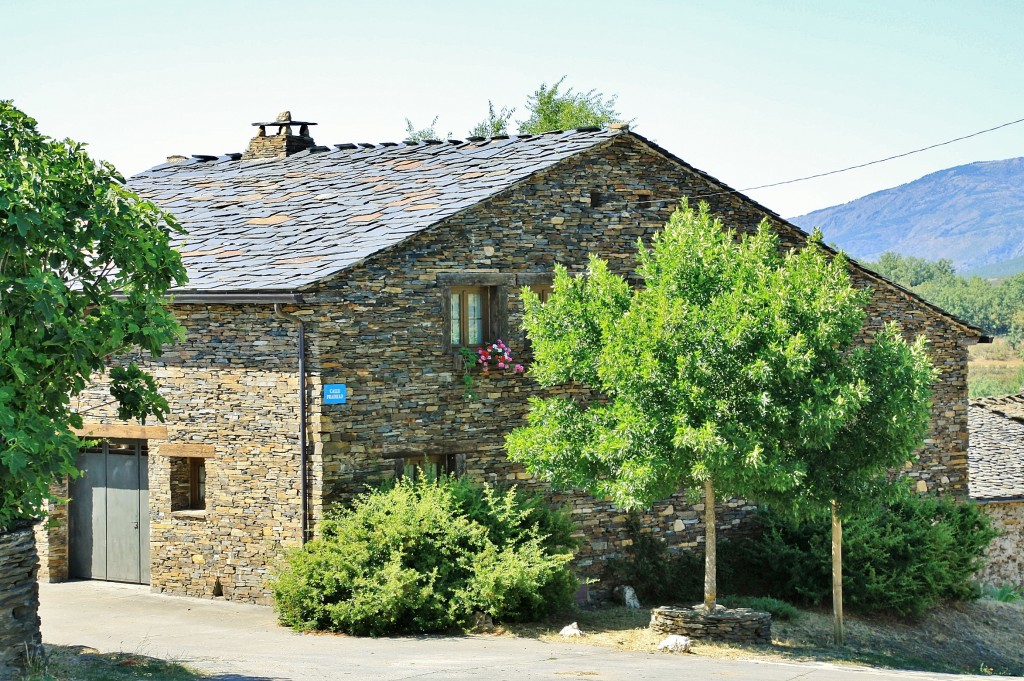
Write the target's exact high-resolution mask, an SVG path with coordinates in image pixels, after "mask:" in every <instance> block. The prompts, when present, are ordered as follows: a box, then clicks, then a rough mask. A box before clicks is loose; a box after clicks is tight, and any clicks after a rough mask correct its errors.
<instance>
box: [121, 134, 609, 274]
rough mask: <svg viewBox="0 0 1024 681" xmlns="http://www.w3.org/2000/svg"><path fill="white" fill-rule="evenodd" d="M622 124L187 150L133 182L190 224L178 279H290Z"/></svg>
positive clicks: (432, 217)
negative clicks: (267, 156)
mask: <svg viewBox="0 0 1024 681" xmlns="http://www.w3.org/2000/svg"><path fill="white" fill-rule="evenodd" d="M619 133H620V130H617V129H614V128H613V129H607V128H605V129H598V128H580V129H578V130H570V131H567V132H550V133H544V134H542V135H536V136H528V135H522V136H518V137H517V136H513V137H509V138H492V139H486V140H483V139H476V140H475V141H468V142H462V143H453V142H433V143H425V142H421V143H418V144H404V143H403V144H380V145H371V144H365V145H354V144H353V145H337V146H338V147H340V148H336V149H334V150H329V149H327V148H326V147H317V148H315V149H312V150H310V151H304V152H300V153H297V154H293V155H291V156H288V157H286V158H281V159H275V160H269V161H242V160H240V158H239V155H237V154H231V155H225V156H220V157H209V156H204V157H193V158H191V159H188V160H186V161H184V162H182V163H174V164H165V165H159V166H157V167H155V168H152V169H150V170H147V171H145V172H143V173H140V174H139V175H136V176H134V177H133V178H131V180H130V181H129V183H128V184H129V187H130V188H131V189H132V190H134V191H136V192H138V193H139V194H140V195H141V196H143V197H145V198H147V199H150V200H152V201H154V202H155V203H157V204H158V205H160V206H161V207H162V208H164V209H166V210H169V211H170V212H172V213H173V214H174V215H175V217H177V219H178V221H179V222H181V224H182V225H183V227H184V228H185V229H186V231H187V232H188V235H187V236H186V237H184V238H183V239H179V240H178V242H177V243H175V246H176V247H177V248H178V249H179V250H180V251H181V254H182V256H183V259H184V263H185V266H186V269H187V270H188V274H189V278H190V281H189V283H188V284H187V286H186V287H185V288H184V289H183V290H184V291H203V292H206V291H209V292H220V291H225V292H226V291H280V290H296V289H301V288H302V287H304V286H308V285H310V284H312V283H314V282H316V281H318V280H320V279H323V278H324V277H327V276H330V275H331V274H334V273H335V272H338V271H340V270H343V269H345V268H346V267H349V266H351V265H353V264H355V263H357V262H359V261H361V260H362V259H364V258H366V257H367V256H369V255H372V254H373V253H376V252H378V251H381V250H383V249H385V248H387V247H388V246H391V245H393V244H396V243H398V242H400V241H402V240H403V239H406V238H407V237H409V236H411V235H413V234H415V233H416V232H419V231H422V230H424V229H426V228H427V227H430V226H431V225H433V224H435V223H437V222H439V221H440V220H443V219H445V218H447V217H449V216H451V215H453V214H455V213H457V212H459V211H461V210H464V209H466V208H468V207H470V206H472V205H474V204H476V203H479V202H480V201H482V200H484V199H486V198H488V197H490V196H492V195H494V194H496V193H498V192H500V191H501V190H503V189H506V188H507V187H509V186H511V185H512V184H515V183H516V182H518V181H520V180H523V179H525V178H527V177H529V176H530V175H532V174H534V173H536V172H538V171H541V170H544V169H546V168H548V167H550V166H552V165H553V164H555V163H557V162H558V161H560V160H562V159H564V158H567V157H569V156H572V155H573V154H576V153H578V152H580V151H583V150H584V149H587V148H588V147H592V146H594V145H596V144H600V143H601V142H604V141H605V140H608V139H610V138H612V137H614V136H615V135H617V134H619Z"/></svg>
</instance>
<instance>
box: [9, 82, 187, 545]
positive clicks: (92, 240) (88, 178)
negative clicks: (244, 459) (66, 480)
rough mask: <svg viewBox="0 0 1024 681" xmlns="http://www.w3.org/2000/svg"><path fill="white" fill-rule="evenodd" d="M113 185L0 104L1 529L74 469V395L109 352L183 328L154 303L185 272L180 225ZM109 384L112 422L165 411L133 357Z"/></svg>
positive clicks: (73, 147)
mask: <svg viewBox="0 0 1024 681" xmlns="http://www.w3.org/2000/svg"><path fill="white" fill-rule="evenodd" d="M123 182H124V180H123V178H122V177H121V176H120V175H118V174H117V171H115V170H114V168H113V167H112V166H111V165H109V164H107V163H97V162H96V161H93V160H92V159H91V158H90V157H89V156H88V154H87V153H86V151H85V149H84V148H83V146H82V145H81V144H78V143H76V142H73V141H71V140H64V141H57V140H53V139H50V138H48V137H46V136H44V135H42V134H41V133H39V132H38V130H37V129H36V121H35V120H34V119H32V118H30V117H29V116H27V115H25V114H24V113H22V112H21V111H20V110H18V109H17V108H15V107H14V105H13V103H11V102H9V101H0V245H2V247H0V531H3V530H4V529H8V528H11V527H13V526H14V524H15V523H16V521H18V520H20V519H26V518H32V517H36V516H37V515H38V514H39V512H40V509H41V507H42V504H43V501H44V500H45V499H47V498H48V496H49V489H50V485H51V484H52V483H53V482H54V481H55V480H56V479H58V478H59V477H61V476H65V475H69V474H73V472H74V470H75V466H74V464H75V455H76V452H77V450H78V448H79V439H78V438H77V437H76V436H75V434H74V432H73V431H72V429H73V428H78V427H81V426H82V418H81V416H80V415H79V414H78V413H76V411H75V410H74V409H73V408H72V405H71V398H72V397H73V396H75V395H77V394H79V393H80V392H81V391H82V390H83V389H84V388H85V387H86V385H87V383H88V382H89V381H90V379H91V378H92V377H94V376H95V375H96V374H98V373H101V372H104V371H107V366H108V361H107V359H108V358H109V357H110V356H111V355H118V354H124V353H126V352H129V351H146V352H148V353H150V354H153V355H158V354H159V353H160V350H161V347H162V346H163V345H164V344H165V343H168V342H171V341H173V340H174V339H175V338H176V337H178V335H179V333H180V327H179V325H178V324H177V323H176V322H175V321H174V318H173V316H172V315H171V313H170V311H169V310H168V309H167V308H166V307H165V306H164V303H163V299H164V296H165V294H166V293H167V291H168V289H169V288H170V287H171V286H173V285H175V284H181V283H184V282H185V280H186V277H185V270H184V268H183V267H182V264H181V259H180V256H179V255H178V254H177V253H176V252H175V251H173V250H172V249H171V247H170V235H171V233H172V232H173V231H176V230H178V227H177V224H176V223H175V222H174V220H173V218H171V217H170V216H169V215H167V214H166V213H164V212H163V211H161V210H160V209H158V208H157V207H156V206H155V205H153V204H152V203H150V202H148V201H143V200H141V199H139V198H138V197H137V196H136V195H135V194H133V193H132V192H130V191H128V190H127V189H126V188H125V187H124V185H123ZM109 380H110V392H111V394H112V398H113V399H112V401H116V402H117V404H118V405H119V415H120V417H121V418H123V419H141V420H145V418H146V417H148V416H155V417H157V418H159V419H161V420H162V419H163V416H164V414H165V413H166V412H167V402H166V401H164V400H163V399H161V398H160V396H159V395H158V394H157V392H156V384H155V382H154V380H153V378H152V377H151V376H149V375H148V374H146V373H145V372H143V371H142V370H141V369H139V367H138V366H136V365H135V364H134V363H131V364H128V365H118V366H114V367H112V368H110V369H109Z"/></svg>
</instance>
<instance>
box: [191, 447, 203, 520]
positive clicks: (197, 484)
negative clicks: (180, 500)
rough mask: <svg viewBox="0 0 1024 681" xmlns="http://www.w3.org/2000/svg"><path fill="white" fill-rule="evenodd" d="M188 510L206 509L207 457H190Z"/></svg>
mask: <svg viewBox="0 0 1024 681" xmlns="http://www.w3.org/2000/svg"><path fill="white" fill-rule="evenodd" d="M188 510H190V511H205V510H206V459H204V458H201V457H192V458H189V459H188Z"/></svg>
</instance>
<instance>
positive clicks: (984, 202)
mask: <svg viewBox="0 0 1024 681" xmlns="http://www.w3.org/2000/svg"><path fill="white" fill-rule="evenodd" d="M791 221H792V222H793V223H795V224H796V225H799V226H800V227H802V228H803V229H805V230H810V229H813V228H814V227H821V231H822V232H824V234H825V242H826V243H829V244H836V245H838V246H839V247H840V248H842V249H844V250H845V251H846V252H847V253H849V254H850V255H851V256H853V257H854V258H857V259H858V260H876V259H877V258H878V256H880V255H881V254H882V253H884V252H885V251H895V252H897V253H901V254H903V255H913V256H916V257H919V258H926V259H928V260H938V259H940V258H948V259H950V260H952V261H953V263H954V264H955V265H956V268H957V269H958V270H961V271H963V270H977V269H979V268H981V267H984V266H986V265H993V264H996V263H1000V262H1003V261H1005V260H1010V259H1011V258H1017V257H1020V256H1024V157H1022V158H1010V159H1006V160H1005V161H982V162H978V163H971V164H968V165H964V166H957V167H955V168H947V169H946V170H940V171H938V172H936V173H932V174H931V175H925V176H924V177H922V178H920V179H918V180H914V181H913V182H909V183H907V184H904V185H900V186H899V187H893V188H892V189H886V190H884V191H880V192H875V193H874V194H868V195H867V196H863V197H861V198H859V199H856V200H854V201H850V202H849V203H844V204H842V205H841V206H833V207H831V208H823V209H821V210H816V211H814V212H813V213H808V214H806V215H801V216H799V217H795V218H791ZM990 276H991V275H990ZM1004 276H1005V275H1004Z"/></svg>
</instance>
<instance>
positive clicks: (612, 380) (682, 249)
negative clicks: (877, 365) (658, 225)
mask: <svg viewBox="0 0 1024 681" xmlns="http://www.w3.org/2000/svg"><path fill="white" fill-rule="evenodd" d="M638 273H639V275H640V277H641V278H642V279H643V282H644V287H643V288H641V289H639V290H636V291H634V290H633V287H632V286H631V285H630V283H629V282H627V280H626V279H624V278H623V277H621V276H618V275H615V274H613V273H611V272H610V271H609V270H608V266H607V264H606V263H605V262H604V261H603V260H601V259H599V258H593V259H592V260H591V262H590V265H589V270H588V272H587V276H585V277H570V276H569V274H568V273H567V271H566V270H565V268H562V267H559V268H557V269H556V274H555V279H554V286H553V294H552V296H551V299H550V300H549V302H548V303H546V304H543V305H542V304H541V303H540V302H539V300H538V298H537V297H536V296H535V295H532V294H531V293H530V292H529V291H528V290H524V291H523V295H524V298H525V305H526V314H525V321H524V326H525V328H526V330H527V332H528V334H529V337H530V339H531V342H532V343H533V348H534V364H533V366H532V367H531V373H532V375H533V376H534V377H535V378H536V379H537V380H538V382H539V383H540V384H541V385H542V386H553V385H557V384H565V383H578V384H583V385H585V386H587V387H589V388H590V390H591V399H590V400H589V401H586V402H583V403H579V402H577V401H574V400H571V399H566V398H560V397H552V398H547V399H541V398H534V399H532V400H531V404H530V411H529V413H528V415H527V423H528V425H527V426H525V427H522V428H518V429H516V430H515V431H513V432H512V433H511V434H510V435H509V436H508V438H507V441H506V448H507V450H508V454H509V457H510V458H511V459H512V460H513V461H518V462H521V463H523V464H524V465H525V466H526V468H527V470H529V471H530V472H531V473H533V474H535V475H538V476H540V477H543V478H546V479H547V480H549V481H551V482H553V483H555V484H556V485H565V486H574V487H580V488H583V489H586V490H588V491H590V492H591V493H593V494H595V495H596V496H600V497H610V498H611V499H612V500H613V501H614V502H615V503H616V504H617V505H619V506H621V507H624V508H637V507H645V506H648V505H650V504H651V503H653V502H654V501H656V500H659V499H664V498H666V497H668V496H669V495H671V494H673V493H675V492H677V491H678V490H679V489H680V488H686V489H689V490H691V491H695V490H696V489H699V488H703V491H704V496H705V526H706V532H707V537H706V551H705V587H704V591H705V594H704V604H705V607H706V608H713V607H714V606H715V601H716V592H717V577H716V560H715V559H716V556H715V497H716V494H723V493H724V494H726V495H736V496H746V497H753V498H758V497H761V496H772V495H773V494H783V493H786V492H790V491H792V490H794V488H796V487H797V486H798V485H799V484H800V482H801V480H802V479H803V477H804V474H805V468H806V464H805V462H804V461H802V460H801V458H800V456H799V455H800V453H801V450H802V448H811V449H817V448H824V447H826V446H827V445H828V444H829V443H830V442H832V441H833V440H834V438H835V437H836V435H837V433H838V432H839V431H840V429H841V428H842V427H843V426H844V425H846V424H847V423H848V421H849V420H850V419H851V418H852V417H853V416H854V415H855V414H856V411H857V409H858V407H859V406H860V405H861V404H862V403H864V401H865V399H866V390H865V386H864V385H863V382H862V381H859V380H856V378H857V377H855V376H851V375H850V372H849V371H838V370H837V368H840V367H842V366H843V362H844V357H845V356H846V354H847V352H848V349H849V348H850V347H851V345H852V343H853V342H854V338H855V337H856V335H857V334H858V332H859V331H860V329H861V325H862V322H863V320H864V316H865V313H864V307H865V305H866V303H867V299H868V294H867V292H865V291H860V290H857V289H854V288H853V287H852V286H851V284H850V278H849V274H848V271H847V262H846V260H845V258H844V257H843V256H842V255H841V254H840V255H837V256H835V257H833V258H830V257H829V256H828V255H827V254H826V252H825V250H824V249H823V247H822V245H821V235H820V233H816V234H815V235H814V236H812V237H811V238H810V239H809V240H808V243H807V245H806V247H805V248H803V249H800V250H796V251H789V252H786V253H782V252H780V247H779V242H778V239H777V237H776V235H775V234H774V233H773V232H772V230H771V228H770V226H769V225H768V224H767V223H762V224H761V226H760V227H759V229H758V230H757V232H756V233H755V234H752V235H743V236H741V237H737V235H736V234H734V233H732V232H729V231H726V230H724V229H723V228H722V225H721V224H720V223H719V222H718V221H717V220H714V219H712V217H711V216H710V215H709V213H708V210H707V206H706V205H703V204H702V205H701V207H700V210H699V211H693V210H691V209H690V208H689V207H688V206H686V204H685V203H684V204H683V206H682V207H681V208H680V209H679V210H678V211H676V212H675V214H674V215H673V216H672V218H671V220H670V221H669V223H668V224H667V225H666V227H665V229H664V231H662V232H661V233H659V234H657V235H656V236H655V237H654V240H653V244H652V246H651V248H650V249H649V250H647V249H644V248H643V247H642V245H641V246H640V253H639V270H638Z"/></svg>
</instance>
